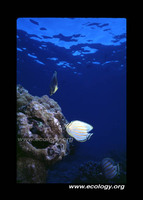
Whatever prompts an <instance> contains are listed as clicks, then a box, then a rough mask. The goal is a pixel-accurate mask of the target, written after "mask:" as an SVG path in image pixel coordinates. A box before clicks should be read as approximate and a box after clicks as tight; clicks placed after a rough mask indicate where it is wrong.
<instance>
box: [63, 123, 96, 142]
mask: <svg viewBox="0 0 143 200" xmlns="http://www.w3.org/2000/svg"><path fill="white" fill-rule="evenodd" d="M92 129H93V127H92V126H91V125H90V124H87V123H85V122H81V121H78V120H75V121H72V122H70V123H69V124H67V125H66V131H67V133H68V134H69V135H70V136H71V137H73V138H74V139H75V140H77V141H78V142H85V141H87V140H89V139H90V137H91V136H92V135H93V133H88V132H89V131H91V130H92Z"/></svg>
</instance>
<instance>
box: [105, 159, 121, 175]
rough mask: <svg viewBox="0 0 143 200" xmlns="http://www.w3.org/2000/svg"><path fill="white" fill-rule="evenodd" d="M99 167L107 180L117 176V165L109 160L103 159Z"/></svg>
mask: <svg viewBox="0 0 143 200" xmlns="http://www.w3.org/2000/svg"><path fill="white" fill-rule="evenodd" d="M101 166H102V170H103V174H104V176H105V177H106V178H107V179H112V178H114V177H115V176H117V175H118V174H119V164H117V165H115V163H114V161H113V160H112V159H111V158H104V159H103V160H102V162H101Z"/></svg>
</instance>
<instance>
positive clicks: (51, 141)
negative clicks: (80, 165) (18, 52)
mask: <svg viewBox="0 0 143 200" xmlns="http://www.w3.org/2000/svg"><path fill="white" fill-rule="evenodd" d="M66 123H67V121H66V119H65V117H64V115H63V114H62V112H61V108H60V106H59V105H58V104H57V102H55V101H54V100H53V99H51V98H49V97H48V96H47V95H44V96H42V97H38V96H32V95H30V94H29V93H28V91H27V90H25V89H24V88H23V87H22V86H21V85H17V159H18V160H17V167H18V173H22V172H23V171H22V170H19V168H21V166H22V164H21V163H22V159H21V158H23V157H24V163H26V162H25V158H28V161H27V163H29V162H30V160H29V159H31V162H32V163H33V162H38V163H39V162H41V163H42V166H43V165H44V166H45V167H47V166H50V165H51V164H53V163H55V162H57V161H58V160H61V159H62V157H63V156H65V155H66V154H67V149H68V145H69V144H68V140H67V138H68V135H67V133H66V130H65V124H66ZM33 160H34V161H33ZM35 160H36V161H35ZM31 165H32V166H34V164H31ZM24 166H25V164H24ZM24 166H23V168H24ZM28 169H29V168H28V167H27V170H28ZM30 169H31V168H30ZM34 169H36V170H38V169H37V168H34ZM39 170H40V168H39ZM19 177H21V176H20V175H19V174H18V178H19ZM42 177H43V176H42ZM21 180H22V179H21ZM24 180H25V179H24ZM34 180H35V181H37V179H33V178H31V181H32V182H34ZM19 181H20V180H19ZM28 181H29V180H28ZM42 181H43V178H42ZM38 182H40V180H39V181H38Z"/></svg>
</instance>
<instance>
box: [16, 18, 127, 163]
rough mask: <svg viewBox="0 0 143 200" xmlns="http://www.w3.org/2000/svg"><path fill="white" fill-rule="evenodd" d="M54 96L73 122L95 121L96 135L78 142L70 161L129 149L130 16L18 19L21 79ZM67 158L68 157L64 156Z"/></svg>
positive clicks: (34, 89)
mask: <svg viewBox="0 0 143 200" xmlns="http://www.w3.org/2000/svg"><path fill="white" fill-rule="evenodd" d="M55 70H56V71H57V73H58V83H59V89H58V91H57V92H56V93H55V94H54V95H53V96H52V98H53V99H54V100H55V101H57V102H58V104H59V105H60V107H61V108H62V112H63V114H64V116H65V117H66V119H67V120H68V121H69V122H70V121H73V120H81V121H85V122H87V123H89V124H91V125H92V126H93V127H94V129H93V131H92V132H93V133H94V134H93V136H92V137H91V139H90V140H88V141H86V142H84V143H79V142H77V141H75V142H74V143H75V146H76V150H75V153H74V155H72V156H71V158H68V161H67V162H71V165H72V162H73V163H78V162H84V161H86V160H89V159H91V160H98V159H99V160H100V159H102V158H103V157H106V156H108V155H109V154H111V152H114V154H117V155H118V154H122V153H125V151H126V19H125V18H18V19H17V83H18V84H21V85H22V86H23V87H24V88H26V89H27V90H28V91H29V93H31V94H32V95H37V96H42V95H45V94H46V95H49V84H50V81H51V77H52V75H53V72H54V71H55ZM63 162H66V161H63Z"/></svg>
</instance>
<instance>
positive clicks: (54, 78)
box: [50, 71, 58, 96]
mask: <svg viewBox="0 0 143 200" xmlns="http://www.w3.org/2000/svg"><path fill="white" fill-rule="evenodd" d="M57 90H58V80H57V72H56V71H55V72H54V74H53V76H52V79H51V83H50V96H52V95H53V94H54V93H55V92H56V91H57Z"/></svg>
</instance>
